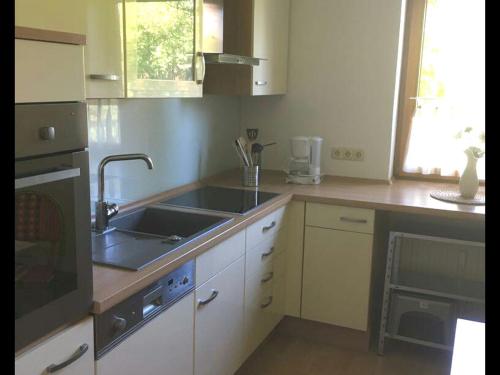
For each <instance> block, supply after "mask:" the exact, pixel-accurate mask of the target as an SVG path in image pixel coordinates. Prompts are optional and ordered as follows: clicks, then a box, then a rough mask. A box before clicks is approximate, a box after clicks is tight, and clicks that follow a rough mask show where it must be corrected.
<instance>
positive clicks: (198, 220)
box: [92, 206, 233, 270]
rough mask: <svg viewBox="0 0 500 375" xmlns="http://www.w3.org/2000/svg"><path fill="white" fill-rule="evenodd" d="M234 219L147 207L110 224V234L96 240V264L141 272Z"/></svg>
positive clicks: (93, 249) (94, 247)
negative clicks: (112, 229)
mask: <svg viewBox="0 0 500 375" xmlns="http://www.w3.org/2000/svg"><path fill="white" fill-rule="evenodd" d="M231 220H233V219H232V218H231V217H227V216H222V215H212V214H205V213H198V212H191V211H190V212H187V211H180V210H174V209H169V208H166V207H158V206H148V207H145V208H142V209H138V210H136V211H133V212H131V213H128V214H125V215H122V216H119V217H117V218H115V219H114V220H111V222H110V226H111V227H115V228H116V229H115V230H114V231H111V232H109V233H105V234H101V235H95V236H94V237H93V248H92V254H93V256H92V258H93V261H94V263H98V264H105V265H111V266H116V267H120V268H126V269H131V270H140V269H142V268H144V267H145V266H147V265H149V264H151V263H152V262H154V261H156V260H158V259H159V258H161V257H163V256H165V255H166V254H168V253H170V252H171V251H173V250H176V249H178V248H179V247H181V246H183V245H185V244H187V243H189V242H191V241H193V240H195V239H198V238H201V237H202V236H205V235H206V234H208V233H209V232H211V231H213V230H215V229H217V228H218V227H220V226H221V225H224V224H226V223H227V222H229V221H231Z"/></svg>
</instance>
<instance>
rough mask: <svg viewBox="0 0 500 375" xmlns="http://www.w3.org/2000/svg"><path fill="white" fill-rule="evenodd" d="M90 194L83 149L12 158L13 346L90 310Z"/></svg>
mask: <svg viewBox="0 0 500 375" xmlns="http://www.w3.org/2000/svg"><path fill="white" fill-rule="evenodd" d="M89 199H90V197H89V190H88V153H87V152H86V151H82V152H75V153H70V154H65V155H58V156H50V157H43V158H38V159H30V160H24V161H16V179H15V219H14V220H15V316H16V349H17V348H18V341H20V342H23V343H27V342H29V341H30V340H31V339H33V337H31V336H32V335H33V330H35V331H38V332H39V334H43V333H46V332H42V330H41V329H40V327H35V328H33V327H31V326H32V325H33V322H35V321H36V324H37V325H38V326H42V327H46V328H47V329H48V327H51V329H55V328H57V326H58V325H61V324H64V323H66V322H67V320H69V319H72V318H73V317H75V316H76V315H78V313H79V312H81V311H82V310H85V309H87V311H88V307H89V304H90V301H89V298H88V296H89V293H90V292H91V285H92V283H91V281H92V279H91V278H92V276H91V249H90V204H89ZM35 318H36V320H34V319H35ZM21 322H23V323H22V324H19V325H18V323H21Z"/></svg>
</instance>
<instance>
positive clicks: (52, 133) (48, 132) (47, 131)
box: [38, 126, 56, 141]
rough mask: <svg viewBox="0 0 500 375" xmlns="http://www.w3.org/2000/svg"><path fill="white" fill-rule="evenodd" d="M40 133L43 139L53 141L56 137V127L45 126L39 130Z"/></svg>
mask: <svg viewBox="0 0 500 375" xmlns="http://www.w3.org/2000/svg"><path fill="white" fill-rule="evenodd" d="M38 135H39V136H40V139H41V140H43V141H52V140H54V139H55V138H56V129H55V128H54V127H53V126H45V127H43V128H40V129H39V130H38Z"/></svg>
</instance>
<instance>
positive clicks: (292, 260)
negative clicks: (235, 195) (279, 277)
mask: <svg viewBox="0 0 500 375" xmlns="http://www.w3.org/2000/svg"><path fill="white" fill-rule="evenodd" d="M305 205H306V204H305V202H300V201H292V202H290V203H289V204H288V206H287V209H286V210H287V213H286V215H287V221H288V224H287V226H288V233H287V243H286V247H287V250H286V251H287V254H286V282H285V285H286V298H285V312H286V315H289V316H293V317H296V318H300V303H301V302H300V301H301V297H302V296H301V293H302V262H303V253H304V212H305Z"/></svg>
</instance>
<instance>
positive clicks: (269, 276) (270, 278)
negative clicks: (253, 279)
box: [260, 272, 274, 284]
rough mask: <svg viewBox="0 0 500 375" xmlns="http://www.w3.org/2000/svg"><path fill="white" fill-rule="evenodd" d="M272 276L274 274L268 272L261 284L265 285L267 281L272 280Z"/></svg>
mask: <svg viewBox="0 0 500 375" xmlns="http://www.w3.org/2000/svg"><path fill="white" fill-rule="evenodd" d="M273 276H274V272H269V274H268V276H266V277H264V278H263V279H262V280H260V282H261V283H263V284H264V283H267V282H268V281H269V280H272V278H273Z"/></svg>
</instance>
